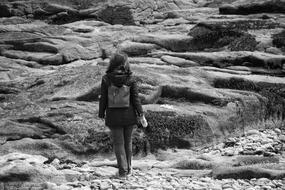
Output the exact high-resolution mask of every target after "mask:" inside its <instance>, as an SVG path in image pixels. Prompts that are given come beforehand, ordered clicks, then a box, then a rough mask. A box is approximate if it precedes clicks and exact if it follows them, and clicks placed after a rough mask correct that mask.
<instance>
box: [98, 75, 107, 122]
mask: <svg viewBox="0 0 285 190" xmlns="http://www.w3.org/2000/svg"><path fill="white" fill-rule="evenodd" d="M107 96H108V87H107V84H106V80H105V79H104V77H103V78H102V82H101V96H100V100H99V114H98V116H99V118H105V111H106V108H107V101H108V97H107Z"/></svg>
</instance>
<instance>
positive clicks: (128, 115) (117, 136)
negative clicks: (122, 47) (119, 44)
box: [99, 53, 144, 177]
mask: <svg viewBox="0 0 285 190" xmlns="http://www.w3.org/2000/svg"><path fill="white" fill-rule="evenodd" d="M111 86H112V88H117V89H120V88H122V87H124V89H125V91H126V96H124V97H127V100H128V101H129V105H127V103H126V106H123V107H115V106H111V102H110V99H111V98H110V96H111V97H112V95H110V91H111V90H112V88H111ZM113 86H114V87H113ZM127 90H129V92H128V91H127ZM108 91H109V94H108ZM127 93H129V96H127V95H128V94H127ZM108 99H109V101H108ZM123 104H124V103H123ZM105 113H106V114H105ZM137 116H139V117H143V118H144V115H143V109H142V106H141V103H140V100H139V97H138V88H137V84H136V82H135V81H134V79H133V77H132V72H131V70H130V65H129V62H128V57H127V55H125V54H122V53H115V54H114V55H112V57H111V59H110V64H109V67H108V69H107V71H106V74H105V75H104V76H103V77H102V83H101V97H100V102H99V117H100V118H102V119H103V118H104V119H105V124H106V126H108V127H109V128H110V130H111V134H112V140H113V148H114V152H115V155H116V158H117V164H118V168H119V177H126V176H128V175H130V174H131V172H132V167H131V161H132V132H133V128H134V127H135V125H136V124H137Z"/></svg>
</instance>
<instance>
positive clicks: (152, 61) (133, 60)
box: [128, 57, 167, 65]
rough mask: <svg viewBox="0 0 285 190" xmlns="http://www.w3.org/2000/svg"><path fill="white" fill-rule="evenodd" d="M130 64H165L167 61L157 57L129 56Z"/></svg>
mask: <svg viewBox="0 0 285 190" xmlns="http://www.w3.org/2000/svg"><path fill="white" fill-rule="evenodd" d="M128 60H129V62H130V63H131V64H154V65H166V64H167V63H166V62H164V61H162V60H161V59H159V58H152V57H129V59H128Z"/></svg>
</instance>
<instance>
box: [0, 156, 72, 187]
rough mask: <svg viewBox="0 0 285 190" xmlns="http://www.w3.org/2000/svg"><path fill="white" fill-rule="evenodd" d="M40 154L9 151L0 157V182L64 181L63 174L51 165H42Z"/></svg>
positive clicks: (42, 158)
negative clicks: (9, 152)
mask: <svg viewBox="0 0 285 190" xmlns="http://www.w3.org/2000/svg"><path fill="white" fill-rule="evenodd" d="M44 159H45V158H44V157H42V156H37V155H35V156H31V155H26V154H15V153H11V154H8V155H5V156H4V157H2V158H1V164H0V166H1V169H0V180H1V182H22V183H24V182H33V183H43V182H46V181H50V182H55V183H64V182H66V179H65V177H64V175H63V174H62V173H61V172H59V171H57V170H56V168H54V167H53V166H44V165H43V163H42V162H43V160H44Z"/></svg>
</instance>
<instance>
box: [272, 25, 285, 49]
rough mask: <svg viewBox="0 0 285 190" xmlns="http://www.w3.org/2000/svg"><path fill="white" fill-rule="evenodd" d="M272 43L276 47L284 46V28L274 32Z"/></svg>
mask: <svg viewBox="0 0 285 190" xmlns="http://www.w3.org/2000/svg"><path fill="white" fill-rule="evenodd" d="M272 43H273V45H274V46H276V47H277V48H284V47H285V30H283V31H281V32H280V33H277V34H274V35H273V40H272ZM283 52H284V50H283Z"/></svg>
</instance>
